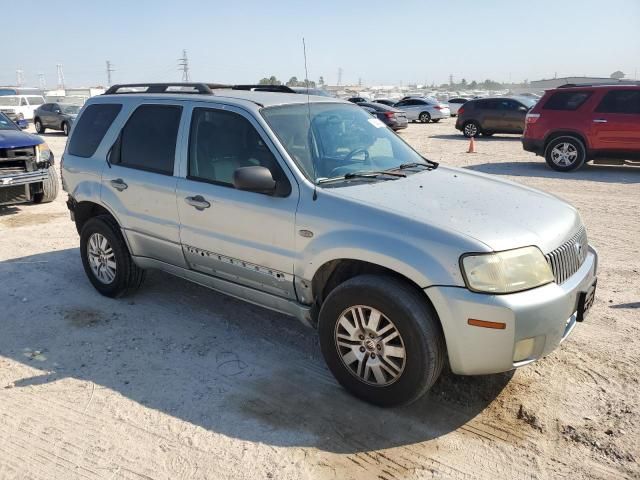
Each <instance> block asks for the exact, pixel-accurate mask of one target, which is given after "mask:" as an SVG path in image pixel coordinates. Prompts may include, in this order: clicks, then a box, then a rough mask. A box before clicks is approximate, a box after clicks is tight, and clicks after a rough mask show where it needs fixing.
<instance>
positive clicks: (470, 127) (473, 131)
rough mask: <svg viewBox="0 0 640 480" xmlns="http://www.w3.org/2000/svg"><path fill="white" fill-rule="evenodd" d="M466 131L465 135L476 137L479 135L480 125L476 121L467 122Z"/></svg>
mask: <svg viewBox="0 0 640 480" xmlns="http://www.w3.org/2000/svg"><path fill="white" fill-rule="evenodd" d="M464 133H465V135H467V137H475V136H476V135H478V127H477V126H476V124H475V123H467V124H466V125H465V126H464Z"/></svg>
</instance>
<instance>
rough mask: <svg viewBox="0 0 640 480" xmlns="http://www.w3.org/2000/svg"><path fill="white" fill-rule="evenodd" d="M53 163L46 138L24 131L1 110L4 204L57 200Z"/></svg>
mask: <svg viewBox="0 0 640 480" xmlns="http://www.w3.org/2000/svg"><path fill="white" fill-rule="evenodd" d="M53 165H54V158H53V153H51V150H50V149H49V147H48V146H47V144H46V143H45V142H44V140H42V138H40V137H38V136H36V135H32V134H30V133H26V132H23V131H22V130H21V129H20V128H19V127H18V125H16V124H15V123H14V122H13V121H11V120H10V119H9V117H7V116H6V115H5V114H4V113H0V206H2V205H9V204H15V203H24V202H34V203H44V202H52V201H53V200H55V198H56V197H57V196H58V189H59V182H58V175H57V174H56V170H55V168H54V166H53Z"/></svg>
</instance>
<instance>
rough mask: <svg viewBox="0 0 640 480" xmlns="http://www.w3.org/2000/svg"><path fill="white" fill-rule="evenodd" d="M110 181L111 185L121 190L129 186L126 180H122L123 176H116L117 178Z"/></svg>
mask: <svg viewBox="0 0 640 480" xmlns="http://www.w3.org/2000/svg"><path fill="white" fill-rule="evenodd" d="M110 183H111V186H112V187H113V188H115V189H116V190H118V191H119V192H121V191H123V190H126V189H127V188H129V185H127V184H126V183H124V180H122V179H121V178H116V179H115V180H111V182H110Z"/></svg>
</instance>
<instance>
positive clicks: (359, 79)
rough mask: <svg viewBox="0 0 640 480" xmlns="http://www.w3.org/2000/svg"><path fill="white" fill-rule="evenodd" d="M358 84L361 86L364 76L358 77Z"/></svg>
mask: <svg viewBox="0 0 640 480" xmlns="http://www.w3.org/2000/svg"><path fill="white" fill-rule="evenodd" d="M358 86H359V87H361V86H362V77H359V78H358Z"/></svg>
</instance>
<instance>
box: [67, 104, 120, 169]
mask: <svg viewBox="0 0 640 480" xmlns="http://www.w3.org/2000/svg"><path fill="white" fill-rule="evenodd" d="M120 110H122V105H120V104H119V103H118V104H112V103H98V104H95V105H89V106H88V107H87V108H86V109H85V111H84V112H83V113H82V116H81V117H80V121H78V123H76V126H75V128H74V131H73V135H72V136H71V139H70V140H69V154H70V155H75V156H77V157H85V158H88V157H91V156H92V155H93V154H94V153H96V150H97V148H98V145H100V142H101V141H102V139H103V137H104V134H105V133H107V130H109V127H110V126H111V124H112V123H113V120H114V119H115V118H116V117H117V116H118V113H120Z"/></svg>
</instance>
